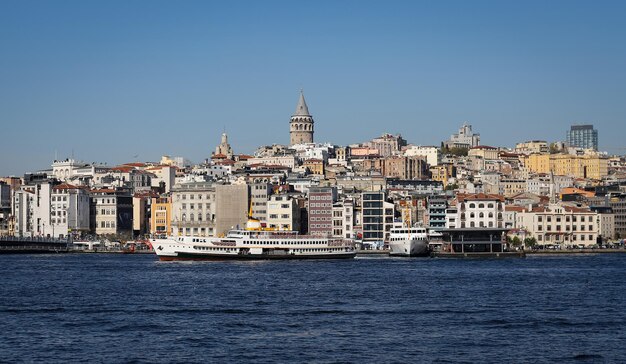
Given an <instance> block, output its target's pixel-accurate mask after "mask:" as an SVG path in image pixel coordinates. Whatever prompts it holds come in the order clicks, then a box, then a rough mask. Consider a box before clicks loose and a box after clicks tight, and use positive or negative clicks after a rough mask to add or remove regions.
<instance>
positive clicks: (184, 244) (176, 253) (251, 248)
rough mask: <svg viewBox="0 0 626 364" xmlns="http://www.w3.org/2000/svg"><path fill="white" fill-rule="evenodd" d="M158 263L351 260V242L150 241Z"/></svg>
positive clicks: (269, 237)
mask: <svg viewBox="0 0 626 364" xmlns="http://www.w3.org/2000/svg"><path fill="white" fill-rule="evenodd" d="M150 244H151V245H152V248H153V249H154V251H155V252H156V254H157V256H158V257H159V259H160V260H229V259H238V260H252V259H351V258H354V257H355V255H356V250H355V248H354V243H353V242H352V241H351V240H345V239H333V238H327V237H318V236H307V235H298V234H297V232H293V231H256V230H231V231H229V232H228V234H227V235H226V237H223V238H210V237H191V236H184V237H183V236H179V237H170V238H165V239H150Z"/></svg>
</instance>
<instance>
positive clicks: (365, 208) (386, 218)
mask: <svg viewBox="0 0 626 364" xmlns="http://www.w3.org/2000/svg"><path fill="white" fill-rule="evenodd" d="M361 216H362V217H361V224H362V229H363V241H364V242H372V243H377V244H382V243H383V242H384V241H386V240H387V238H388V237H389V233H390V231H391V228H392V227H393V220H394V205H393V204H392V203H390V202H387V201H386V194H385V192H383V191H378V192H363V193H362V194H361Z"/></svg>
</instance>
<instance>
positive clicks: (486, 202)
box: [456, 193, 504, 229]
mask: <svg viewBox="0 0 626 364" xmlns="http://www.w3.org/2000/svg"><path fill="white" fill-rule="evenodd" d="M503 213H504V197H502V196H501V195H488V194H484V193H478V194H470V195H463V194H459V195H458V196H457V219H456V221H457V224H456V227H457V228H461V229H464V228H502V227H503V225H504V223H503V221H504V216H503Z"/></svg>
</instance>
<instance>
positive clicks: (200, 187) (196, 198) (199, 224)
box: [171, 182, 216, 236]
mask: <svg viewBox="0 0 626 364" xmlns="http://www.w3.org/2000/svg"><path fill="white" fill-rule="evenodd" d="M215 212H216V193H215V186H214V185H213V183H211V182H198V183H185V184H180V185H175V186H174V187H173V188H172V214H171V215H172V222H171V226H172V235H173V236H214V235H215V217H216V216H215Z"/></svg>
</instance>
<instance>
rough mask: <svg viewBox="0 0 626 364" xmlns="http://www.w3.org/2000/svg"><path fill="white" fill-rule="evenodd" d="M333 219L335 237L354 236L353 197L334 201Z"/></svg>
mask: <svg viewBox="0 0 626 364" xmlns="http://www.w3.org/2000/svg"><path fill="white" fill-rule="evenodd" d="M332 219H333V232H332V235H333V236H334V237H343V238H352V237H354V201H353V200H352V199H345V200H343V201H339V202H336V203H334V204H333V217H332Z"/></svg>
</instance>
